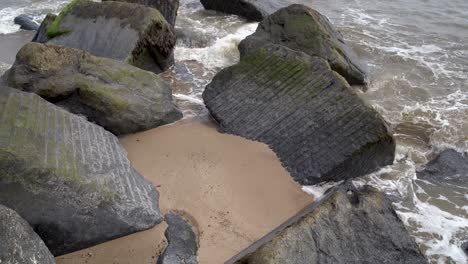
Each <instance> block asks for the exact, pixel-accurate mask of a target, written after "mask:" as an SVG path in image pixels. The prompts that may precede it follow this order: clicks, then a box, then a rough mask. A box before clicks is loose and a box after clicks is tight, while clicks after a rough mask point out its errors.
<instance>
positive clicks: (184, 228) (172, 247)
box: [157, 214, 198, 264]
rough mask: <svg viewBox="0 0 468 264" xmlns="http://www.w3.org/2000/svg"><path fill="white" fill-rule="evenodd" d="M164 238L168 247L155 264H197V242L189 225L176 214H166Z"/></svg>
mask: <svg viewBox="0 0 468 264" xmlns="http://www.w3.org/2000/svg"><path fill="white" fill-rule="evenodd" d="M165 218H166V222H167V224H168V225H169V226H168V228H167V229H166V232H165V236H166V238H167V241H168V242H169V245H168V246H167V248H166V249H165V250H164V252H163V253H162V254H161V256H160V257H159V259H158V262H157V264H181V263H184V264H197V263H198V260H197V250H198V242H197V237H196V235H195V233H194V232H193V230H192V227H191V226H190V224H188V223H187V222H186V221H185V220H184V219H183V218H182V217H180V216H178V215H176V214H167V215H166V217H165Z"/></svg>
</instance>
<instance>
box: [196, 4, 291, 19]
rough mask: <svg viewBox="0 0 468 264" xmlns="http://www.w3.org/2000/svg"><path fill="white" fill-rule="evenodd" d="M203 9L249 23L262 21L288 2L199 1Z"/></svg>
mask: <svg viewBox="0 0 468 264" xmlns="http://www.w3.org/2000/svg"><path fill="white" fill-rule="evenodd" d="M200 1H201V3H202V5H203V7H205V9H209V10H216V11H220V12H223V13H226V14H233V15H238V16H240V17H243V18H245V19H247V20H250V21H262V20H263V19H264V18H265V17H267V16H268V15H271V14H273V13H274V12H276V11H278V10H279V9H281V8H283V7H286V6H288V5H289V3H288V0H230V1H226V0H200Z"/></svg>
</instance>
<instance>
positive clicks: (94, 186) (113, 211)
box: [0, 86, 162, 256]
mask: <svg viewBox="0 0 468 264" xmlns="http://www.w3.org/2000/svg"><path fill="white" fill-rule="evenodd" d="M0 119H1V122H0V204H3V205H5V206H8V207H9V208H12V209H13V210H15V211H16V212H18V214H20V215H21V216H22V217H23V218H24V219H25V220H26V221H28V222H29V224H30V225H31V226H32V227H33V228H34V230H35V231H36V232H37V234H38V235H39V236H40V237H41V238H42V239H43V240H44V242H45V243H46V245H47V246H48V248H49V249H50V251H51V252H52V253H53V254H54V255H56V256H57V255H62V254H65V253H69V252H73V251H76V250H79V249H83V248H86V247H90V246H93V245H96V244H99V243H102V242H105V241H108V240H112V239H115V238H117V237H121V236H124V235H128V234H131V233H134V232H137V231H141V230H145V229H148V228H151V227H153V226H154V225H156V224H157V223H159V222H161V221H162V215H161V213H160V211H159V204H158V199H159V194H158V192H157V191H156V189H155V188H154V186H152V184H151V183H149V182H148V181H146V180H145V179H144V178H143V177H142V176H141V175H140V174H138V172H137V171H136V170H135V169H134V168H133V167H132V166H131V164H130V161H129V160H128V158H127V153H126V151H125V150H124V149H123V147H122V146H121V145H120V144H119V141H118V139H117V138H116V137H115V136H114V135H112V134H111V133H109V132H107V131H105V130H104V129H102V128H101V127H99V126H97V125H95V124H92V123H90V122H88V121H87V120H86V119H85V118H83V117H80V116H77V115H74V114H71V113H69V112H67V111H65V110H63V109H61V108H59V107H57V106H55V105H53V104H51V103H49V102H47V101H45V100H44V99H42V98H40V97H39V96H37V95H35V94H33V93H26V92H22V91H18V90H15V89H12V88H9V87H6V86H4V87H0Z"/></svg>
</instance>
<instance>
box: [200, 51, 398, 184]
mask: <svg viewBox="0 0 468 264" xmlns="http://www.w3.org/2000/svg"><path fill="white" fill-rule="evenodd" d="M203 99H204V101H205V104H206V106H207V108H208V110H209V111H210V113H211V115H212V116H213V118H214V119H215V120H216V121H217V122H218V123H219V126H220V130H221V131H222V132H226V133H230V134H234V135H238V136H242V137H245V138H248V139H251V140H257V141H261V142H263V143H266V144H267V145H269V146H270V147H271V149H272V150H273V151H274V152H275V153H276V154H277V155H278V157H279V159H280V160H281V162H282V163H283V166H284V167H285V168H286V169H287V170H288V171H289V172H290V174H291V176H292V177H293V178H294V179H295V180H296V181H298V182H299V183H301V184H303V185H313V184H316V183H320V182H323V181H341V180H344V179H348V178H354V177H359V176H363V175H365V174H367V173H371V172H373V171H376V170H378V169H379V168H381V167H383V166H386V165H390V164H392V163H393V159H394V156H395V141H394V139H393V137H392V135H391V133H390V131H389V129H388V127H387V125H386V123H385V121H384V120H383V118H382V117H381V116H380V114H379V113H378V112H377V111H375V110H374V109H373V108H372V107H371V106H369V105H367V104H366V103H365V102H364V101H363V100H361V98H359V96H358V95H357V94H356V92H355V91H353V89H352V88H351V87H350V86H349V84H348V83H347V82H346V80H344V79H343V77H341V76H340V75H339V74H337V73H336V72H334V71H332V70H331V69H330V66H329V64H328V63H327V61H325V60H324V59H322V58H319V57H311V56H309V55H307V54H305V53H303V52H299V51H294V50H291V49H288V48H286V47H284V46H280V45H274V44H268V45H266V46H264V47H263V48H259V49H257V50H256V51H253V52H252V53H251V54H250V55H249V56H247V57H245V58H244V59H243V60H242V61H241V62H240V63H238V64H237V65H234V66H232V67H229V68H227V69H224V70H222V71H221V72H219V73H218V74H217V75H216V76H215V77H214V79H213V81H212V82H211V83H210V84H209V85H208V86H207V87H206V89H205V91H204V93H203Z"/></svg>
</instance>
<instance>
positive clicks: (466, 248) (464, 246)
mask: <svg viewBox="0 0 468 264" xmlns="http://www.w3.org/2000/svg"><path fill="white" fill-rule="evenodd" d="M461 248H462V250H463V252H465V254H466V255H467V256H468V241H466V242H464V243H463V244H462V245H461Z"/></svg>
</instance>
